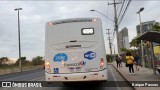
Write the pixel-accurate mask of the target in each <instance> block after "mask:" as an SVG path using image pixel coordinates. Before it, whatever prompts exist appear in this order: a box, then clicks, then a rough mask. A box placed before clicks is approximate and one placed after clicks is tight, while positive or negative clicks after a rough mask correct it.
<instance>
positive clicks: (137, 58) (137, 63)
mask: <svg viewBox="0 0 160 90" xmlns="http://www.w3.org/2000/svg"><path fill="white" fill-rule="evenodd" d="M139 59H140V57H139V55H138V54H137V53H136V55H135V57H134V60H135V64H136V70H137V71H139Z"/></svg>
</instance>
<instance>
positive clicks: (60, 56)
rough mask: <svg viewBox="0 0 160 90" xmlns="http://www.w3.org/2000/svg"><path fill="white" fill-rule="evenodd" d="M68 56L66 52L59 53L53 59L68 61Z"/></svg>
mask: <svg viewBox="0 0 160 90" xmlns="http://www.w3.org/2000/svg"><path fill="white" fill-rule="evenodd" d="M67 59H68V56H67V55H66V54H65V53H58V54H56V55H55V56H54V58H53V61H55V62H61V61H67Z"/></svg>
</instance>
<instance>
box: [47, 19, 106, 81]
mask: <svg viewBox="0 0 160 90" xmlns="http://www.w3.org/2000/svg"><path fill="white" fill-rule="evenodd" d="M93 19H95V18H77V19H66V20H59V21H53V22H49V23H47V24H46V32H45V63H46V64H49V65H46V68H45V76H46V81H62V82H65V81H88V80H89V81H93V80H95V81H97V80H107V79H108V78H107V77H108V76H107V62H106V53H105V46H104V39H103V33H102V24H101V20H100V19H99V18H96V21H92V20H93ZM76 20H77V21H76ZM78 20H80V21H79V22H78ZM84 20H91V21H90V22H89V21H88V22H85V21H84ZM84 29H86V30H89V29H92V30H93V31H94V34H92V35H83V34H82V30H84ZM102 61H103V62H104V63H102V64H103V67H102V66H101V62H102Z"/></svg>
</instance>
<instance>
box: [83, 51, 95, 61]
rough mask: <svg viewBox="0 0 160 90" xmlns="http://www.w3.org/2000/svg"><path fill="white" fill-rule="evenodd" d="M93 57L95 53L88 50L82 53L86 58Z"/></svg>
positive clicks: (90, 58)
mask: <svg viewBox="0 0 160 90" xmlns="http://www.w3.org/2000/svg"><path fill="white" fill-rule="evenodd" d="M95 57H96V53H95V52H92V51H88V52H87V53H85V54H84V58H86V59H88V60H92V59H93V58H95Z"/></svg>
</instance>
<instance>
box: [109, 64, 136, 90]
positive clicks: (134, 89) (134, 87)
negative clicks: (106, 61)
mask: <svg viewBox="0 0 160 90" xmlns="http://www.w3.org/2000/svg"><path fill="white" fill-rule="evenodd" d="M110 65H112V66H113V67H114V68H115V69H116V70H117V71H118V72H119V74H120V75H121V76H122V77H123V78H124V79H125V81H127V83H128V84H129V86H130V87H131V88H133V89H134V90H138V89H137V88H136V87H133V86H132V85H131V83H130V81H129V80H128V79H126V78H125V76H124V75H123V74H122V73H121V72H120V71H119V70H118V69H117V68H116V67H115V66H114V65H113V64H110Z"/></svg>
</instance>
